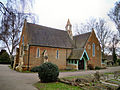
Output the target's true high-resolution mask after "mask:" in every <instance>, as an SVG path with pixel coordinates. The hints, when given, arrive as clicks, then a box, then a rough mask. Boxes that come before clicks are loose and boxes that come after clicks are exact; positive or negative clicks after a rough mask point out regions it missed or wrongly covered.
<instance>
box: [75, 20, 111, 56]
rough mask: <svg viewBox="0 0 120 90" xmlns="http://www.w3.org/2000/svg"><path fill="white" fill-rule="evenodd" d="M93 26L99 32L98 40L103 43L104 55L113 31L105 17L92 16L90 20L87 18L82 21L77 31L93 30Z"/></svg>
mask: <svg viewBox="0 0 120 90" xmlns="http://www.w3.org/2000/svg"><path fill="white" fill-rule="evenodd" d="M92 28H94V30H95V32H96V34H97V37H98V40H99V42H100V45H101V49H102V53H103V55H104V53H105V49H106V44H107V43H109V41H110V38H111V35H112V31H111V30H110V28H109V26H108V24H107V22H106V21H105V20H104V19H102V18H99V19H95V18H90V19H89V20H87V22H86V23H81V24H80V26H78V25H76V32H77V33H78V34H80V33H85V32H89V31H91V30H92Z"/></svg>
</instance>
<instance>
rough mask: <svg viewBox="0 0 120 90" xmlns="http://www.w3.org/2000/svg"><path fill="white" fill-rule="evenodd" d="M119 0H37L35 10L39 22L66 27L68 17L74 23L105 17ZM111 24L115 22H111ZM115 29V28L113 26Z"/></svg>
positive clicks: (106, 17) (60, 27) (55, 26)
mask: <svg viewBox="0 0 120 90" xmlns="http://www.w3.org/2000/svg"><path fill="white" fill-rule="evenodd" d="M116 1H117V0H35V8H34V12H35V13H36V14H38V16H39V24H40V25H44V26H48V27H53V28H58V29H63V30H64V29H65V25H66V22H67V19H68V18H69V19H70V21H71V23H72V25H73V26H74V25H75V24H79V23H82V22H84V21H85V20H86V19H89V18H90V17H95V18H99V17H101V18H105V19H106V20H109V17H108V16H107V13H108V12H109V10H110V9H111V8H113V7H114V3H115V2H116ZM110 24H111V26H113V25H114V24H112V23H110ZM113 29H114V28H113Z"/></svg>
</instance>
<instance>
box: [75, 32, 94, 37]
mask: <svg viewBox="0 0 120 90" xmlns="http://www.w3.org/2000/svg"><path fill="white" fill-rule="evenodd" d="M88 33H92V31H91V32H86V33H82V34H79V35H75V36H73V37H76V36H80V35H84V34H88Z"/></svg>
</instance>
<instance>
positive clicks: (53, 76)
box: [38, 62, 59, 83]
mask: <svg viewBox="0 0 120 90" xmlns="http://www.w3.org/2000/svg"><path fill="white" fill-rule="evenodd" d="M58 75H59V69H58V67H57V65H55V64H52V63H50V62H47V63H44V64H42V65H40V67H39V71H38V76H39V79H40V80H41V82H44V83H47V82H55V81H57V79H58Z"/></svg>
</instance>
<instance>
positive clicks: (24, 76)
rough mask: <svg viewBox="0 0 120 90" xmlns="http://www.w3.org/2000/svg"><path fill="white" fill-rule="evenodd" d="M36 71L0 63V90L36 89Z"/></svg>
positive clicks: (119, 68) (37, 79) (64, 75)
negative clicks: (24, 70) (27, 70)
mask: <svg viewBox="0 0 120 90" xmlns="http://www.w3.org/2000/svg"><path fill="white" fill-rule="evenodd" d="M118 70H120V66H118V67H109V68H108V69H105V70H99V71H100V72H101V73H103V72H113V71H118ZM95 72H96V71H95V70H90V71H76V72H61V73H60V75H59V77H68V76H79V75H85V74H93V73H95ZM38 81H39V78H38V74H37V73H20V72H16V71H14V70H11V69H9V67H8V65H1V64H0V90H37V89H36V88H35V87H34V86H33V84H34V83H36V82H38Z"/></svg>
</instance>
